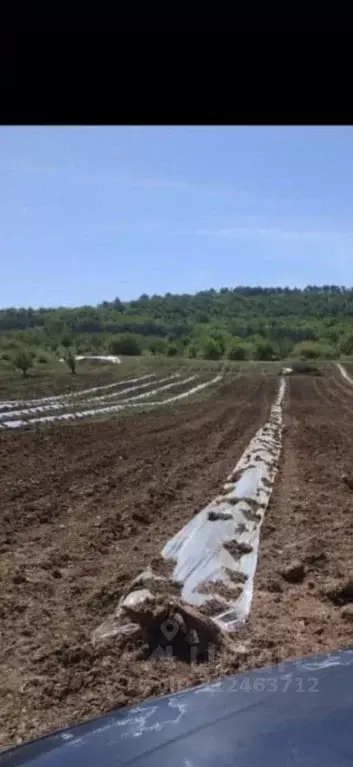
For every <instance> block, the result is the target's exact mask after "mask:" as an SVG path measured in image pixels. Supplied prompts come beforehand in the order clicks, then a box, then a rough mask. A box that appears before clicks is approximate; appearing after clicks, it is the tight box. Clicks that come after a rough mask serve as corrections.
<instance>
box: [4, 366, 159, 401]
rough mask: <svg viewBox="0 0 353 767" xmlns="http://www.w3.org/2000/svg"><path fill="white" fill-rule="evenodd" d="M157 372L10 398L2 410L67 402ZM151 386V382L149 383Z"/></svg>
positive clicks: (141, 379) (149, 376)
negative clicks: (38, 394) (24, 397)
mask: <svg viewBox="0 0 353 767" xmlns="http://www.w3.org/2000/svg"><path fill="white" fill-rule="evenodd" d="M155 377H156V373H148V375H144V376H139V377H138V378H125V379H122V380H120V381H114V382H113V383H110V384H102V385H101V386H91V387H90V388H89V389H79V390H78V391H73V392H68V393H66V394H55V395H53V396H51V397H39V398H37V399H27V400H16V399H10V400H7V401H6V402H0V410H4V409H5V408H6V409H9V408H15V407H17V408H19V407H31V406H32V405H34V406H35V405H42V404H44V403H46V402H48V403H51V402H61V401H62V402H65V400H70V399H71V398H72V397H83V396H84V395H85V394H93V393H94V392H96V391H107V390H108V389H113V388H114V387H115V388H117V387H118V386H123V385H124V384H135V383H138V382H139V381H146V380H147V379H148V378H155ZM147 385H148V386H149V384H147Z"/></svg>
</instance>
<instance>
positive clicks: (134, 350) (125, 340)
mask: <svg viewBox="0 0 353 767" xmlns="http://www.w3.org/2000/svg"><path fill="white" fill-rule="evenodd" d="M109 351H110V354H126V355H127V356H131V357H137V356H139V355H140V354H141V352H142V343H141V341H140V339H139V337H138V336H135V335H133V334H130V333H127V334H126V335H121V336H116V337H115V338H112V340H111V341H110V344H109Z"/></svg>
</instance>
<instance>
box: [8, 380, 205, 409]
mask: <svg viewBox="0 0 353 767" xmlns="http://www.w3.org/2000/svg"><path fill="white" fill-rule="evenodd" d="M194 377H195V376H193V378H194ZM179 378H180V373H175V375H173V376H168V377H167V378H161V379H160V380H159V381H157V382H156V383H158V384H161V383H165V381H171V380H172V379H173V382H172V383H171V384H170V385H169V386H168V387H167V386H166V387H162V388H158V389H153V390H151V391H150V392H147V393H146V394H139V395H137V397H136V399H140V398H141V397H144V396H146V397H152V396H153V395H154V394H156V393H157V392H158V391H163V389H164V388H170V386H177V384H178V383H180V381H179ZM174 379H178V380H177V381H174ZM189 380H192V379H187V381H189ZM153 383H154V381H147V383H142V384H141V383H140V384H135V385H134V386H129V387H128V388H127V389H120V390H119V391H114V392H113V393H110V394H102V395H101V396H99V397H89V398H87V399H83V400H82V402H81V403H79V404H82V405H88V404H91V403H96V402H106V401H107V400H108V399H111V398H118V397H121V396H122V395H123V394H128V393H129V392H132V391H136V390H137V389H145V388H146V387H148V386H152V385H153ZM129 399H134V397H131V398H129ZM127 401H129V400H127V399H125V400H121V402H127ZM70 407H71V408H72V402H71V395H67V397H66V399H65V400H61V401H60V402H52V403H46V404H44V405H37V406H36V407H29V408H21V409H19V410H10V411H9V410H7V411H3V412H2V413H1V412H0V421H1V420H5V419H6V418H9V417H10V416H11V418H12V417H13V416H18V415H19V416H27V415H37V414H39V413H48V412H50V411H52V410H64V409H65V408H70Z"/></svg>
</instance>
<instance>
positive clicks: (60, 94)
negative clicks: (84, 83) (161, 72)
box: [0, 87, 353, 125]
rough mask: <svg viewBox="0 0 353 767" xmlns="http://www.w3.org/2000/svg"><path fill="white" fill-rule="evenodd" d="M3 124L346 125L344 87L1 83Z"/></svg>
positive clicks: (349, 115)
mask: <svg viewBox="0 0 353 767" xmlns="http://www.w3.org/2000/svg"><path fill="white" fill-rule="evenodd" d="M0 104H1V107H0V114H1V123H2V124H3V125H347V124H348V125H350V124H353V109H352V106H351V101H350V99H349V98H347V91H346V90H344V89H336V90H334V89H331V90H330V89H326V90H324V89H316V90H314V89H309V88H308V89H305V88H297V89H294V88H292V89H286V88H284V87H283V88H282V89H280V88H268V89H265V88H263V89H256V88H251V87H248V88H234V89H230V88H229V89H227V88H224V89H221V88H219V89H212V88H209V89H207V88H174V89H173V88H169V89H168V88H165V89H157V88H155V89H154V88H150V89H147V88H146V89H142V88H141V89H138V88H125V89H124V88H121V89H109V88H107V89H103V88H102V89H94V88H92V89H88V88H86V89H84V88H76V89H75V88H71V89H70V88H57V89H54V88H51V89H50V88H48V89H40V88H33V89H24V88H23V89H20V88H2V90H1V101H0Z"/></svg>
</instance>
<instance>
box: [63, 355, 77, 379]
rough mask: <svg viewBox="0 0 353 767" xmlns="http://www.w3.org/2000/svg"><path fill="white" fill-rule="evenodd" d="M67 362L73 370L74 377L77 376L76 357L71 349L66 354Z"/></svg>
mask: <svg viewBox="0 0 353 767" xmlns="http://www.w3.org/2000/svg"><path fill="white" fill-rule="evenodd" d="M65 362H66V364H67V366H68V368H69V369H70V370H71V373H72V375H73V376H74V375H76V357H75V355H74V354H73V352H72V351H71V349H68V350H67V352H66V357H65Z"/></svg>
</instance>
